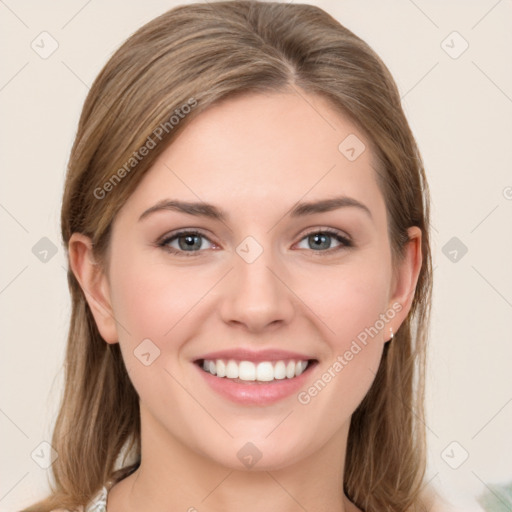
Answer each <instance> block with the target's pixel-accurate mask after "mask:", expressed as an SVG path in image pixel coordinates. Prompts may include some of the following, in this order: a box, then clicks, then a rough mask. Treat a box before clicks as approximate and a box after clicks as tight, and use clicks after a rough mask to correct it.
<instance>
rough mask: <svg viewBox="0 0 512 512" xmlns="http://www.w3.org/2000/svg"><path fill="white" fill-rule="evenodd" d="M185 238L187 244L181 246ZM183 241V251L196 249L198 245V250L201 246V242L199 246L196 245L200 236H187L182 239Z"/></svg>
mask: <svg viewBox="0 0 512 512" xmlns="http://www.w3.org/2000/svg"><path fill="white" fill-rule="evenodd" d="M183 238H184V239H185V244H181V240H183ZM181 240H180V246H181V248H182V249H184V248H185V249H190V248H194V245H196V246H197V247H196V248H197V249H199V248H200V246H201V242H199V244H197V243H195V242H196V241H197V240H199V236H198V235H186V236H184V237H182V239H181Z"/></svg>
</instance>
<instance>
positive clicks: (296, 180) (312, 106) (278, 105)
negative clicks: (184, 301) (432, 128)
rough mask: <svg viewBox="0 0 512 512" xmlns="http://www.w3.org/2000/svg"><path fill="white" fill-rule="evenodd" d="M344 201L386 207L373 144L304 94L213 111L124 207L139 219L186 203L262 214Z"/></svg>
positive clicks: (261, 97) (227, 104)
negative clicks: (164, 204) (155, 208)
mask: <svg viewBox="0 0 512 512" xmlns="http://www.w3.org/2000/svg"><path fill="white" fill-rule="evenodd" d="M339 195H348V196H353V197H356V198H357V199H358V200H360V201H362V202H366V203H370V204H372V205H373V208H374V209H375V208H376V209H377V210H378V209H379V208H382V207H383V198H382V197H379V196H380V191H379V189H378V186H377V182H376V173H375V170H374V156H373V154H372V151H371V148H370V141H369V140H368V139H367V138H366V136H365V135H364V134H363V133H362V132H361V130H360V129H359V128H358V127H357V126H355V124H354V123H352V122H351V121H350V120H349V119H348V118H346V117H345V116H342V115H341V114H340V113H339V112H337V111H335V110H334V109H333V108H332V107H331V105H330V104H329V103H328V102H327V100H325V99H324V98H322V97H320V96H317V95H310V94H306V93H304V92H302V91H301V92H300V94H299V93H295V92H291V93H272V94H247V95H243V96H239V97H236V98H234V99H228V100H225V101H223V102H221V103H219V104H215V105H213V106H211V107H210V108H208V109H207V110H206V111H204V112H202V113H201V114H200V115H198V116H197V117H196V118H195V119H193V120H192V121H191V122H190V124H189V125H188V126H187V127H186V128H185V129H184V130H183V132H181V133H180V135H179V136H178V137H177V138H176V139H175V140H174V141H173V142H172V144H171V145H170V146H169V147H168V148H167V149H166V150H165V151H164V152H163V153H162V154H161V155H160V156H159V158H158V159H157V160H156V162H155V163H154V165H153V167H152V168H151V169H150V170H149V171H148V172H147V174H146V176H145V177H144V178H143V179H142V180H141V182H140V184H139V186H138V187H137V189H136V190H135V192H134V193H133V195H132V197H131V198H130V200H129V201H128V203H129V205H128V204H127V205H126V206H128V208H129V209H131V210H134V211H135V210H137V212H138V213H139V215H140V211H141V210H142V209H146V208H148V207H149V206H151V205H152V204H154V203H157V202H159V201H161V200H162V199H165V198H180V199H183V200H188V201H198V200H204V201H206V202H208V203H212V204H219V205H221V206H222V208H223V210H228V211H230V210H233V211H238V212H242V211H248V210H252V213H253V214H261V213H262V212H261V210H262V208H263V207H264V208H265V209H268V210H274V211H277V209H280V210H282V209H283V208H285V207H286V208H289V207H291V206H293V205H294V204H295V203H296V202H298V201H299V200H308V201H312V200H314V199H318V198H321V199H325V198H327V197H333V196H339ZM227 200H229V205H226V201H227Z"/></svg>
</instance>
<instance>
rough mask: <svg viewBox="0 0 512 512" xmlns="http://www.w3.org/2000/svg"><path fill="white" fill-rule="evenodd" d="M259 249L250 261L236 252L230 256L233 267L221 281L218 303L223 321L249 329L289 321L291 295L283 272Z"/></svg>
mask: <svg viewBox="0 0 512 512" xmlns="http://www.w3.org/2000/svg"><path fill="white" fill-rule="evenodd" d="M271 253H272V251H271V250H267V249H266V250H263V252H262V253H261V254H260V256H259V257H258V258H257V259H256V260H255V261H252V262H249V261H250V260H249V261H247V260H245V259H244V258H243V257H241V256H239V254H238V253H235V254H234V255H233V260H234V263H233V267H234V268H233V270H232V271H231V272H230V273H229V275H228V276H227V279H226V280H225V283H224V286H225V288H224V289H223V292H222V302H221V304H220V315H221V317H222V319H223V321H224V322H226V323H228V324H231V325H233V326H238V327H240V328H244V329H246V330H247V331H249V332H262V331H266V330H273V329H275V328H277V327H279V326H280V325H281V326H282V325H287V324H289V323H290V322H291V320H292V318H293V316H294V314H295V307H294V294H293V292H292V290H291V289H290V288H289V286H288V285H287V283H286V280H287V279H286V272H285V269H284V267H283V265H279V264H278V262H277V259H276V258H273V256H272V254H271Z"/></svg>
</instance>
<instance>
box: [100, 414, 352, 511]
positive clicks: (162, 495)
mask: <svg viewBox="0 0 512 512" xmlns="http://www.w3.org/2000/svg"><path fill="white" fill-rule="evenodd" d="M141 419H142V420H143V418H141ZM141 427H142V429H141V464H140V467H139V468H138V469H137V470H136V471H135V472H134V473H133V474H131V475H130V476H129V477H127V478H125V479H124V480H122V481H121V482H119V483H118V484H116V485H115V486H114V487H113V488H112V489H111V491H110V492H109V495H108V506H107V510H108V511H109V512H120V511H123V512H131V511H135V510H136V511H137V512H146V511H148V512H149V511H151V512H164V511H165V512H167V511H169V510H183V511H187V512H199V511H206V510H207V511H209V512H214V511H215V512H216V511H223V512H231V511H233V512H234V511H235V510H236V511H239V510H244V511H245V512H256V511H261V510H268V509H270V510H279V511H281V512H297V511H304V510H307V511H308V512H317V511H318V512H320V511H325V510H330V511H337V512H353V511H356V510H357V508H356V507H354V505H352V504H351V503H350V502H349V501H348V499H347V498H346V497H345V495H344V493H343V466H344V460H345V450H346V444H347V435H348V425H346V426H344V427H343V428H342V429H341V430H340V431H338V432H336V433H335V434H334V435H333V436H332V437H331V439H330V440H329V441H328V442H327V443H326V444H325V445H324V446H323V447H322V448H321V449H320V450H318V451H316V452H314V453H311V454H307V455H306V456H304V457H301V454H295V456H294V457H293V461H292V462H291V463H290V464H287V465H286V466H285V467H269V468H265V469H262V468H260V469H258V465H257V464H256V465H255V466H254V467H252V468H251V469H248V470H240V469H233V468H230V467H225V466H223V465H220V464H218V463H216V462H215V461H213V460H212V459H211V458H207V457H205V456H204V455H202V454H199V453H197V452H195V451H193V450H191V449H190V448H188V447H187V446H184V445H183V443H181V442H179V440H178V439H176V438H174V437H171V436H169V432H168V431H164V430H163V428H162V426H161V425H160V424H159V423H158V422H156V421H154V420H153V419H152V418H149V417H146V418H145V420H143V421H142V422H141Z"/></svg>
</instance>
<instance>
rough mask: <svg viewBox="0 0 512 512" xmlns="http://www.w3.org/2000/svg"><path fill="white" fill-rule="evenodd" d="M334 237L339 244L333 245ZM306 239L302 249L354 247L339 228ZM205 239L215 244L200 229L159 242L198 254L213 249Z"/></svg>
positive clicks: (172, 249)
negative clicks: (207, 245) (206, 243)
mask: <svg viewBox="0 0 512 512" xmlns="http://www.w3.org/2000/svg"><path fill="white" fill-rule="evenodd" d="M333 239H334V240H335V243H337V244H338V245H337V246H335V247H332V244H333ZM303 240H305V241H306V244H307V245H308V246H307V247H299V248H300V249H304V248H305V249H312V250H313V252H317V253H326V252H328V253H331V252H333V251H338V250H341V249H344V248H347V247H352V246H353V244H352V242H351V240H350V239H349V238H348V237H347V236H345V235H343V234H342V233H341V232H339V231H337V230H333V229H330V228H326V229H321V230H318V229H317V230H316V231H311V232H310V233H308V234H306V236H304V237H303V238H302V239H301V241H300V242H299V243H302V241H303ZM204 241H207V242H208V243H209V244H211V245H213V244H212V242H211V241H210V240H209V239H208V237H206V236H205V235H204V233H201V232H200V231H196V230H189V231H178V232H176V233H171V234H170V235H168V236H166V237H165V238H164V239H162V240H161V241H160V242H157V245H158V246H159V247H162V248H163V249H164V250H166V251H167V252H170V253H171V254H176V255H178V256H196V255H197V254H198V253H200V252H201V251H202V250H204V249H211V248H212V247H204V243H203V242H204Z"/></svg>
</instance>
